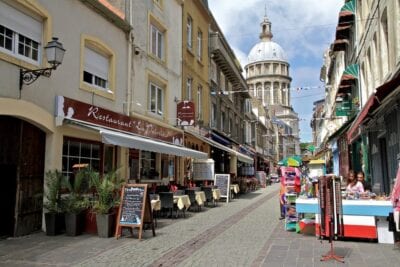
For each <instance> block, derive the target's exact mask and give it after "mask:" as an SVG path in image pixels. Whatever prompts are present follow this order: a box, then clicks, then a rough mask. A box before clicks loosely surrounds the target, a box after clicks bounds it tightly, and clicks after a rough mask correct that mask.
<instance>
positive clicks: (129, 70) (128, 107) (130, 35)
mask: <svg viewBox="0 0 400 267" xmlns="http://www.w3.org/2000/svg"><path fill="white" fill-rule="evenodd" d="M127 13H128V14H129V20H128V21H129V25H130V26H131V27H132V0H129V1H127ZM132 46H133V29H132V28H131V29H130V30H129V33H128V66H127V74H128V81H127V85H126V99H125V100H126V101H125V105H126V106H125V107H126V110H125V114H126V115H127V116H129V115H130V111H131V102H132V101H131V98H132V93H131V91H132V88H131V86H132V79H133V67H132V64H133V60H132Z"/></svg>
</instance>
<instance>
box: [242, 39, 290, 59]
mask: <svg viewBox="0 0 400 267" xmlns="http://www.w3.org/2000/svg"><path fill="white" fill-rule="evenodd" d="M265 60H276V61H283V62H287V57H286V54H285V51H283V49H282V47H281V46H280V45H278V44H277V43H275V42H272V41H261V42H259V43H258V44H256V45H255V46H253V48H252V49H251V50H250V53H249V55H248V62H249V63H254V62H257V61H265Z"/></svg>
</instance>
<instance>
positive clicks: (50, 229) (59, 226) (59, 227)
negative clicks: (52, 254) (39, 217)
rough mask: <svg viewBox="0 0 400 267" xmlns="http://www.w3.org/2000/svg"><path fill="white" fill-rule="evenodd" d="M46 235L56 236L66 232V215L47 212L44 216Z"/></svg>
mask: <svg viewBox="0 0 400 267" xmlns="http://www.w3.org/2000/svg"><path fill="white" fill-rule="evenodd" d="M44 219H45V223H46V235H50V236H54V235H59V234H62V233H63V232H64V231H65V218H64V213H57V212H47V213H45V214H44Z"/></svg>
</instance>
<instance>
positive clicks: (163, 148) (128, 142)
mask: <svg viewBox="0 0 400 267" xmlns="http://www.w3.org/2000/svg"><path fill="white" fill-rule="evenodd" d="M100 134H101V137H102V140H103V143H105V144H111V145H117V146H122V147H129V148H136V149H140V150H146V151H152V152H157V153H163V154H172V155H176V156H180V157H192V158H196V159H207V158H208V155H207V153H204V152H200V151H196V150H193V149H189V148H186V147H180V146H176V145H171V144H167V143H163V142H158V141H153V140H150V139H147V138H143V137H139V136H136V135H132V134H125V133H121V132H116V131H110V130H105V129H100Z"/></svg>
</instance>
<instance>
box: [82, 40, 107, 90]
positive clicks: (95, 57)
mask: <svg viewBox="0 0 400 267" xmlns="http://www.w3.org/2000/svg"><path fill="white" fill-rule="evenodd" d="M108 76H109V59H108V58H107V57H106V56H104V55H102V54H100V53H98V52H96V51H94V50H93V49H90V48H88V47H85V65H84V69H83V81H84V82H86V83H88V84H90V85H94V86H96V87H97V88H99V89H102V90H107V89H108Z"/></svg>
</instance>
